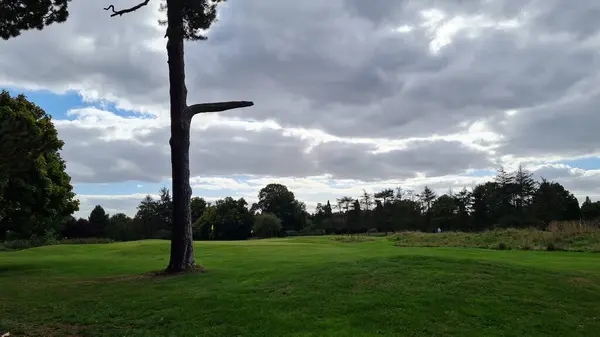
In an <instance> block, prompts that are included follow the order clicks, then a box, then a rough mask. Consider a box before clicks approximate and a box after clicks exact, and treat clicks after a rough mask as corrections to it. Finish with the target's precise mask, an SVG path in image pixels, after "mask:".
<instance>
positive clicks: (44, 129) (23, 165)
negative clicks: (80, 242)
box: [0, 90, 79, 239]
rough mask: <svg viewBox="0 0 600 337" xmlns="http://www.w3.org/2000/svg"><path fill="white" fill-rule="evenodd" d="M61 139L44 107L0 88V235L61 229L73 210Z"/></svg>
mask: <svg viewBox="0 0 600 337" xmlns="http://www.w3.org/2000/svg"><path fill="white" fill-rule="evenodd" d="M62 146H63V142H62V141H61V140H60V139H58V133H57V131H56V129H55V128H54V125H53V124H52V120H51V118H50V116H49V115H47V114H46V113H45V112H44V110H42V109H41V108H39V107H38V106H36V105H35V104H33V103H31V102H29V101H28V100H27V99H26V98H25V96H23V95H19V96H17V97H14V98H13V97H11V96H10V94H9V93H8V92H7V91H4V90H3V91H2V92H1V93H0V157H2V160H1V161H0V238H1V237H4V235H5V233H6V231H9V230H10V231H12V232H14V233H18V234H19V236H20V237H21V238H23V239H26V238H29V237H31V236H32V235H38V236H41V235H43V234H44V233H45V232H46V231H47V230H50V229H54V230H61V228H60V226H62V225H64V219H65V217H66V216H69V215H70V214H72V213H73V212H75V211H77V210H78V209H79V201H77V200H76V199H75V194H74V193H73V187H72V186H71V178H70V177H69V175H68V174H67V173H66V172H65V163H64V161H63V159H62V158H61V157H60V154H59V151H60V150H61V149H62Z"/></svg>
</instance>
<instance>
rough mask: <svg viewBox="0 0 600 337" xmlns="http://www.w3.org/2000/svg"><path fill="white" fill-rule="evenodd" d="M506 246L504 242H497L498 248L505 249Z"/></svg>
mask: <svg viewBox="0 0 600 337" xmlns="http://www.w3.org/2000/svg"><path fill="white" fill-rule="evenodd" d="M506 248H507V247H506V243H504V242H500V243H499V244H498V250H506Z"/></svg>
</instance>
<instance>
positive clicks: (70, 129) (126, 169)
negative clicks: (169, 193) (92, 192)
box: [58, 123, 492, 182]
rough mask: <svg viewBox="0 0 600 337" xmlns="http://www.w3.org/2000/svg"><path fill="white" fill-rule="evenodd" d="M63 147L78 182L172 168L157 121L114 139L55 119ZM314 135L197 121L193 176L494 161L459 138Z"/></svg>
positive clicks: (388, 170) (346, 171) (404, 171)
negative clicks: (388, 145)
mask: <svg viewBox="0 0 600 337" xmlns="http://www.w3.org/2000/svg"><path fill="white" fill-rule="evenodd" d="M58 130H59V136H60V137H61V138H62V139H63V140H64V141H65V146H64V149H63V152H62V155H63V157H64V158H65V160H66V161H67V169H68V170H69V173H70V174H71V175H72V177H73V180H74V181H75V182H122V181H127V180H140V181H150V182H159V181H164V180H165V179H166V178H167V177H169V176H170V152H169V147H168V139H169V128H168V127H166V126H163V127H154V128H149V129H147V131H146V132H141V129H139V130H137V129H134V131H133V132H132V133H131V134H132V138H131V139H114V138H112V139H111V138H109V137H107V135H108V134H109V133H110V129H108V128H104V129H101V128H91V129H90V128H86V129H83V128H81V127H80V126H79V125H78V124H75V123H60V124H58ZM310 145H311V143H310V140H303V139H301V138H298V137H296V136H288V135H286V134H285V130H273V129H263V130H244V129H240V128H237V127H231V126H227V125H216V126H210V127H208V128H207V129H205V130H202V129H199V128H194V129H193V132H192V137H191V146H190V169H191V174H192V176H223V175H226V176H227V175H256V176H273V177H278V176H289V177H308V176H318V175H325V174H331V175H332V176H333V177H334V178H336V179H359V180H365V181H375V180H382V179H401V178H410V177H414V176H415V175H416V174H417V172H420V173H424V174H426V175H427V176H439V175H446V174H460V173H462V172H464V171H465V170H467V169H470V168H476V169H484V168H488V167H490V166H492V163H491V161H490V159H489V158H488V155H487V154H486V153H484V152H481V151H476V150H473V149H470V148H467V147H465V146H464V145H462V144H461V143H458V142H445V141H437V142H416V143H411V144H410V145H409V147H408V148H406V149H404V150H394V151H390V152H385V153H378V154H375V153H372V151H373V150H374V147H372V146H369V145H364V144H348V143H344V142H329V143H322V144H319V145H317V146H315V147H314V148H312V150H310V151H307V149H308V148H309V146H310Z"/></svg>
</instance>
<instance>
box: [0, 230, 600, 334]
mask: <svg viewBox="0 0 600 337" xmlns="http://www.w3.org/2000/svg"><path fill="white" fill-rule="evenodd" d="M168 252H169V244H168V242H166V241H141V242H130V243H112V244H106V245H55V246H47V247H39V248H32V249H27V250H21V251H16V252H3V253H0V327H2V328H3V329H5V330H6V331H9V332H11V335H15V336H69V335H82V336H92V337H93V336H109V337H110V336H125V335H126V336H499V335H511V336H549V335H553V336H593V335H595V334H596V333H597V332H598V331H600V321H599V320H598V319H597V317H598V312H600V255H598V254H587V253H568V252H558V253H553V254H549V253H547V252H533V251H528V252H526V251H493V250H489V251H481V250H470V249H459V248H402V249H399V248H397V247H395V246H394V245H393V244H392V243H391V242H390V241H388V240H386V239H376V240H375V241H371V242H364V243H356V244H338V243H336V242H332V241H331V237H319V238H309V237H302V238H293V239H290V238H286V239H272V240H251V241H243V242H202V243H199V244H198V245H197V254H198V256H197V259H198V262H199V263H201V264H202V265H204V266H205V267H206V268H207V270H208V272H207V273H203V274H190V275H183V276H174V277H156V276H153V275H151V274H148V271H152V270H160V269H162V268H164V266H166V264H167V262H168Z"/></svg>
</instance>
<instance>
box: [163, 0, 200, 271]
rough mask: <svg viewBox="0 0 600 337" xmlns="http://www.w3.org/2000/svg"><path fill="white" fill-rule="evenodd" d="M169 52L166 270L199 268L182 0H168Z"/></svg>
mask: <svg viewBox="0 0 600 337" xmlns="http://www.w3.org/2000/svg"><path fill="white" fill-rule="evenodd" d="M167 6H168V7H167V37H168V41H167V56H168V63H169V93H170V104H171V111H170V112H171V139H170V141H169V144H170V145H171V169H172V178H173V188H172V189H173V227H172V234H171V235H172V236H171V257H170V261H169V265H168V267H167V272H173V273H177V272H183V271H186V270H190V269H195V268H196V261H195V257H194V245H193V243H194V241H193V237H192V225H191V214H190V200H191V197H192V188H191V187H190V125H191V121H192V118H191V116H188V115H187V114H186V113H185V112H186V108H187V102H186V101H187V88H186V86H185V62H184V49H183V40H184V35H183V16H182V10H183V8H182V1H181V0H168V1H167Z"/></svg>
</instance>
